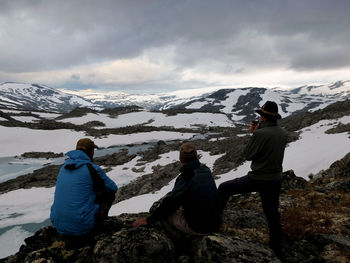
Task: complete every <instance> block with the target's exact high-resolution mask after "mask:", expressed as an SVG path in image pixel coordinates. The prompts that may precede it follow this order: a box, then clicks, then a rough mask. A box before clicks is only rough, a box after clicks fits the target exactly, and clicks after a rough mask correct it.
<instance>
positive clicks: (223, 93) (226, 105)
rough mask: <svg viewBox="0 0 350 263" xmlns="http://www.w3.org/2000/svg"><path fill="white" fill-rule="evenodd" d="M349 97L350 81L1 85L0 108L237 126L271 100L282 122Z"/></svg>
mask: <svg viewBox="0 0 350 263" xmlns="http://www.w3.org/2000/svg"><path fill="white" fill-rule="evenodd" d="M347 98H350V81H338V82H335V83H332V84H329V85H318V86H302V87H298V88H294V89H278V88H275V89H267V88H263V87H246V88H232V89H219V90H218V89H216V90H215V89H214V90H213V89H211V90H210V89H200V90H181V91H177V92H171V93H163V94H127V93H123V92H97V91H92V90H86V91H70V90H56V89H52V88H49V87H47V86H43V85H37V84H18V83H3V84H0V108H10V109H27V110H45V111H53V112H68V111H70V110H72V109H74V108H76V107H90V108H94V109H103V108H114V107H123V106H130V105H136V106H140V107H143V108H145V109H147V110H172V109H177V110H179V109H180V110H190V111H206V112H221V113H225V114H226V115H228V116H229V117H230V118H231V119H232V120H234V121H247V120H251V119H252V118H254V116H255V113H254V109H256V108H259V107H260V106H261V105H262V103H263V102H265V101H266V100H274V101H276V102H277V103H278V104H279V105H280V107H281V108H280V112H281V115H282V117H286V116H289V115H291V114H295V113H300V112H310V111H315V110H318V109H322V108H324V107H326V106H327V105H329V104H331V103H334V102H336V101H340V100H345V99H347Z"/></svg>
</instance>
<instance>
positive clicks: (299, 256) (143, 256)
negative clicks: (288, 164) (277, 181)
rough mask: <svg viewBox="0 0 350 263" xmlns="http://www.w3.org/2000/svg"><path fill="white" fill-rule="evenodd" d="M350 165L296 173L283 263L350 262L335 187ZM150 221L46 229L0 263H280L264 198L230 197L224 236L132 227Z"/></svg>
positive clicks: (287, 177) (289, 175)
mask: <svg viewBox="0 0 350 263" xmlns="http://www.w3.org/2000/svg"><path fill="white" fill-rule="evenodd" d="M348 159H350V158H349V156H348V155H347V156H345V157H344V158H343V159H342V160H340V161H338V162H336V163H334V164H333V165H332V166H331V168H330V169H329V170H326V171H323V174H322V177H320V178H323V179H322V180H321V179H320V178H319V179H313V180H311V181H309V182H306V181H305V180H304V179H302V178H298V177H296V176H295V175H294V173H293V171H287V172H285V173H284V176H283V183H282V185H283V186H282V193H281V198H280V212H281V218H282V224H283V233H284V238H283V242H282V247H283V262H287V263H289V262H290V263H292V262H293V263H294V262H300V263H311V262H349V260H350V252H349V251H350V208H349V207H350V206H349V203H350V193H349V191H345V190H343V189H339V188H329V187H328V186H329V181H331V182H333V183H335V182H342V181H344V180H345V179H346V178H344V176H345V175H344V174H342V173H341V171H342V168H343V169H345V170H346V169H348V168H347V167H345V166H347V165H348V162H347V161H348ZM327 171H328V177H327V176H326V172H327ZM346 177H347V175H346ZM326 178H327V180H328V181H327V180H326ZM324 188H327V194H326V193H325V191H324ZM322 189H323V190H322ZM321 190H322V191H321ZM155 205H156V204H155ZM147 215H148V214H147V213H140V214H123V215H120V216H115V217H109V218H108V219H107V220H106V221H105V222H104V223H103V225H102V226H101V227H100V228H98V229H96V230H95V231H94V233H93V234H92V235H91V236H89V237H87V238H84V239H81V240H76V239H68V238H64V237H63V236H60V235H59V234H58V233H57V232H56V231H55V229H54V228H53V227H52V226H49V227H45V228H43V229H41V230H39V231H37V232H36V233H35V235H34V236H32V237H29V238H27V239H26V240H25V245H23V246H22V247H21V249H20V251H19V252H18V253H16V254H15V255H12V256H10V257H8V258H5V259H2V260H0V262H7V263H9V262H131V263H133V262H169V263H171V262H174V263H175V262H181V263H189V262H191V263H192V262H193V263H197V262H276V263H277V262H280V260H279V259H278V258H276V257H275V255H274V254H273V252H272V251H271V250H270V249H269V247H268V239H269V234H268V228H267V223H266V219H265V216H264V214H263V211H262V207H261V203H260V199H259V195H258V194H257V193H251V194H246V195H235V196H232V197H231V198H230V200H229V202H228V204H227V207H226V209H225V210H224V213H223V221H222V225H221V227H220V230H219V232H218V233H210V234H205V235H204V234H203V235H195V236H177V237H176V238H174V236H173V235H172V234H171V233H168V232H167V231H166V230H165V228H163V227H162V225H161V224H160V223H157V224H156V225H152V226H150V225H147V226H142V227H138V228H132V223H133V222H134V220H136V219H138V218H141V217H145V216H147Z"/></svg>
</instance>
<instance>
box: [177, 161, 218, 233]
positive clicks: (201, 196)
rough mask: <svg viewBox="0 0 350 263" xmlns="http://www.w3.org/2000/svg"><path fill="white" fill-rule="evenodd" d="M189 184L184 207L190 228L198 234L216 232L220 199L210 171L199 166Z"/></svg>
mask: <svg viewBox="0 0 350 263" xmlns="http://www.w3.org/2000/svg"><path fill="white" fill-rule="evenodd" d="M187 184H188V188H187V191H186V194H185V198H184V201H183V204H182V206H183V208H184V215H185V217H186V219H187V221H188V223H189V225H190V227H191V228H192V229H193V230H194V231H197V232H209V231H213V230H216V227H217V226H218V224H219V221H220V210H219V197H218V193H217V188H216V184H215V181H214V178H213V176H212V174H211V171H210V169H209V168H208V167H206V166H205V165H202V164H201V165H199V166H198V167H197V168H196V169H195V170H194V175H193V176H192V177H191V178H190V180H189V181H188V182H187Z"/></svg>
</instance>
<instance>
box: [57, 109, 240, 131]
mask: <svg viewBox="0 0 350 263" xmlns="http://www.w3.org/2000/svg"><path fill="white" fill-rule="evenodd" d="M89 121H100V122H103V123H104V124H105V125H106V126H104V127H97V128H121V127H127V126H133V125H140V124H146V125H147V126H153V127H161V126H170V127H174V128H175V129H180V128H196V126H198V125H203V126H209V127H211V126H215V127H216V126H218V127H232V126H234V124H233V122H232V121H231V120H230V119H229V118H228V117H227V116H226V115H224V114H217V113H191V114H177V115H175V116H167V115H165V114H163V113H159V112H146V111H141V112H131V113H126V114H121V115H119V116H117V117H115V118H112V117H109V116H108V115H107V114H101V113H88V114H87V115H85V116H83V117H75V118H68V119H63V120H60V122H71V123H74V124H77V125H81V124H84V123H87V122H89Z"/></svg>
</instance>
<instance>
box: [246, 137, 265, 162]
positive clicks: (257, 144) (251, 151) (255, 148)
mask: <svg viewBox="0 0 350 263" xmlns="http://www.w3.org/2000/svg"><path fill="white" fill-rule="evenodd" d="M263 145H264V140H263V138H262V136H261V134H259V133H258V132H254V133H253V135H252V137H251V138H250V140H249V142H248V144H247V146H246V148H245V151H244V155H245V158H246V160H248V161H251V160H253V159H254V158H255V157H256V156H258V155H259V153H260V151H261V149H262V148H263Z"/></svg>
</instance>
